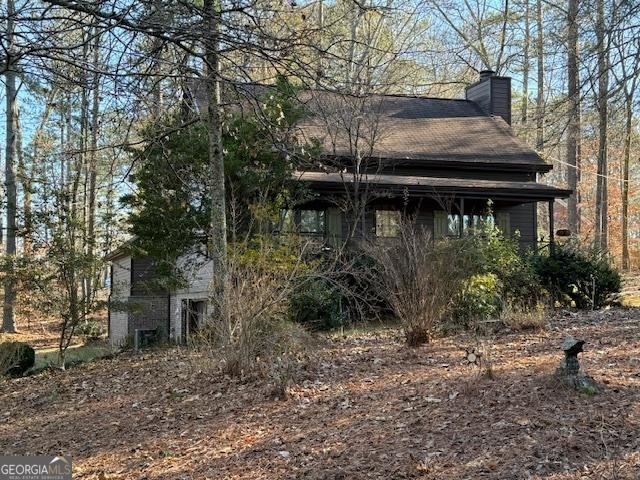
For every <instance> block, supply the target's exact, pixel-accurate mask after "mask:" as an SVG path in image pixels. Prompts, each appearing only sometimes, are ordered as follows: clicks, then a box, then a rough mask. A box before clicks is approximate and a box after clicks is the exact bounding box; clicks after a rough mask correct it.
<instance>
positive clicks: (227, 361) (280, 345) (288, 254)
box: [193, 237, 318, 376]
mask: <svg viewBox="0 0 640 480" xmlns="http://www.w3.org/2000/svg"><path fill="white" fill-rule="evenodd" d="M308 248H309V249H310V248H311V246H310V245H309V244H308V243H306V242H302V241H298V240H297V239H291V241H290V242H277V241H276V240H275V239H273V238H270V237H257V238H254V239H253V240H252V241H251V242H248V243H242V244H235V245H234V246H233V249H232V251H231V252H230V255H229V271H228V275H229V282H228V285H227V298H228V302H229V305H228V307H227V308H226V309H224V312H226V313H225V314H224V316H223V318H216V319H214V320H213V321H211V322H208V323H207V325H206V326H205V328H204V329H203V330H202V331H201V332H200V334H199V335H198V336H197V337H196V338H195V340H194V342H193V346H194V347H195V349H196V351H197V352H198V353H200V354H203V355H204V356H205V357H206V358H208V359H209V360H213V361H212V362H211V363H212V364H213V365H215V366H216V368H218V367H220V368H221V369H222V370H223V371H224V372H226V373H228V374H231V375H236V376H242V375H245V374H248V373H250V372H255V370H256V367H257V366H258V365H259V364H261V363H265V362H266V363H272V362H273V361H276V360H277V361H278V362H279V363H280V364H284V363H286V362H288V360H286V359H287V358H289V357H295V356H296V355H298V354H300V353H301V352H302V350H303V349H304V346H305V344H306V343H307V342H308V340H309V337H308V334H307V332H306V331H305V329H304V328H303V327H301V326H300V325H298V324H296V323H294V322H292V321H291V311H290V308H291V299H292V298H293V297H294V292H295V291H296V289H299V288H304V286H305V285H312V284H313V283H314V282H315V280H314V278H315V276H316V275H317V274H318V271H317V269H316V268H317V265H318V264H317V262H314V261H313V260H312V259H311V260H307V259H306V258H307V257H310V256H311V252H309V251H308V250H307V249H308ZM212 302H214V304H215V299H212ZM212 356H213V358H212Z"/></svg>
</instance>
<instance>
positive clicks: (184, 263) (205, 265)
mask: <svg viewBox="0 0 640 480" xmlns="http://www.w3.org/2000/svg"><path fill="white" fill-rule="evenodd" d="M178 268H179V269H180V270H181V271H182V273H183V275H184V276H185V278H186V279H187V285H186V286H185V287H184V288H180V289H176V290H175V291H174V292H172V293H171V299H170V306H169V308H170V310H171V332H170V334H171V337H172V338H174V339H179V338H181V337H182V311H181V309H182V300H207V298H208V296H209V284H210V283H211V277H212V264H211V261H210V260H204V259H203V257H202V256H200V255H196V254H192V255H185V256H183V257H181V258H180V259H178Z"/></svg>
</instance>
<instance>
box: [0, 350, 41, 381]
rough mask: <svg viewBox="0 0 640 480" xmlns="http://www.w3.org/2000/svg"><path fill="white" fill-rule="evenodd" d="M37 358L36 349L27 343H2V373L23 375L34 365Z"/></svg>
mask: <svg viewBox="0 0 640 480" xmlns="http://www.w3.org/2000/svg"><path fill="white" fill-rule="evenodd" d="M35 360H36V354H35V350H34V349H33V348H32V347H30V346H29V345H27V344H26V343H22V342H4V343H0V375H9V376H20V375H23V374H24V373H25V372H26V371H27V370H29V369H30V368H31V367H33V365H34V364H35Z"/></svg>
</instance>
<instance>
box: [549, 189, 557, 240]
mask: <svg viewBox="0 0 640 480" xmlns="http://www.w3.org/2000/svg"><path fill="white" fill-rule="evenodd" d="M554 202H555V199H552V200H549V249H550V251H551V253H554V252H555V250H556V245H555V242H556V237H555V226H554V218H553V217H554V215H553V203H554Z"/></svg>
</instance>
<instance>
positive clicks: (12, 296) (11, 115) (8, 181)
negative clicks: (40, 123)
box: [2, 0, 18, 332]
mask: <svg viewBox="0 0 640 480" xmlns="http://www.w3.org/2000/svg"><path fill="white" fill-rule="evenodd" d="M14 15H15V2H14V0H7V45H8V48H7V52H6V67H7V68H6V72H5V75H4V77H5V87H6V121H7V133H6V142H7V145H6V147H7V151H6V159H5V189H6V196H7V238H6V244H5V245H6V246H5V252H6V254H7V257H8V259H9V260H10V261H11V263H12V264H13V261H14V259H15V255H16V173H15V161H16V154H17V132H18V99H17V89H16V71H15V69H16V65H15V63H14V59H13V42H14V28H15V24H14V20H13V16H14ZM13 274H14V271H13V268H11V269H10V271H9V272H8V275H7V277H6V280H5V283H4V305H3V308H2V331H3V332H15V331H16V322H15V314H14V304H15V301H16V281H15V278H14V276H13Z"/></svg>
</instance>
